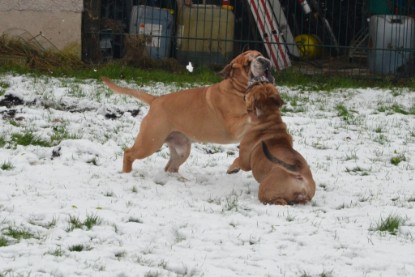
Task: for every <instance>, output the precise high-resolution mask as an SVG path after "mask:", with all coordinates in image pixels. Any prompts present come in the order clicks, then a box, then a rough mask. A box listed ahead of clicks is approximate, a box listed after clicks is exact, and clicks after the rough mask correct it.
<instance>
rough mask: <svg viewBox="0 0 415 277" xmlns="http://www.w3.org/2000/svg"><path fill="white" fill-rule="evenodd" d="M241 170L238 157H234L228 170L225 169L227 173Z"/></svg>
mask: <svg viewBox="0 0 415 277" xmlns="http://www.w3.org/2000/svg"><path fill="white" fill-rule="evenodd" d="M239 170H241V167H240V165H239V157H238V158H236V159H235V160H234V161H233V163H232V164H231V165H230V166H229V167H228V170H227V171H226V173H227V174H234V173H237V172H239Z"/></svg>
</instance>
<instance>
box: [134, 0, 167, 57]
mask: <svg viewBox="0 0 415 277" xmlns="http://www.w3.org/2000/svg"><path fill="white" fill-rule="evenodd" d="M173 23H174V20H173V16H172V14H171V13H170V11H169V10H168V9H160V8H157V7H150V6H144V5H139V6H133V8H132V11H131V19H130V29H129V33H130V35H138V36H141V37H143V39H144V40H145V44H146V48H147V50H148V52H149V53H150V57H151V58H154V59H162V58H167V57H169V56H170V50H171V42H172V34H173V27H174V24H173Z"/></svg>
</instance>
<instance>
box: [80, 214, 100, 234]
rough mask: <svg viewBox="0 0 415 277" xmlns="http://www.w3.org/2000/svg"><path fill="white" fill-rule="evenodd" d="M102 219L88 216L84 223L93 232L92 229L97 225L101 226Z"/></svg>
mask: <svg viewBox="0 0 415 277" xmlns="http://www.w3.org/2000/svg"><path fill="white" fill-rule="evenodd" d="M101 221H102V220H101V219H100V218H99V217H98V216H97V215H88V216H87V217H86V219H85V221H84V222H83V225H84V226H85V227H86V228H87V229H88V230H91V229H92V227H94V226H95V225H99V224H101Z"/></svg>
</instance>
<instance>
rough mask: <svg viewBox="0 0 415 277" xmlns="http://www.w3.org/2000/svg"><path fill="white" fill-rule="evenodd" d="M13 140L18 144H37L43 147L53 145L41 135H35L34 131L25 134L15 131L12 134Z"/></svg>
mask: <svg viewBox="0 0 415 277" xmlns="http://www.w3.org/2000/svg"><path fill="white" fill-rule="evenodd" d="M12 141H13V142H14V143H16V144H17V145H22V146H28V145H35V146H42V147H50V146H52V145H51V143H50V142H48V141H45V140H42V139H40V138H39V137H37V136H35V135H34V134H33V133H32V132H26V133H23V134H19V133H14V134H12Z"/></svg>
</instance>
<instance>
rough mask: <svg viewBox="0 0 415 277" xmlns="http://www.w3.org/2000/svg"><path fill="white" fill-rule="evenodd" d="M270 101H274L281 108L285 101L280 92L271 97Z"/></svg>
mask: <svg viewBox="0 0 415 277" xmlns="http://www.w3.org/2000/svg"><path fill="white" fill-rule="evenodd" d="M269 99H270V101H272V103H273V104H274V105H275V106H277V108H278V109H279V108H281V107H282V106H283V105H284V104H285V102H284V100H282V98H281V96H280V94H279V93H274V94H272V95H271V96H270V97H269Z"/></svg>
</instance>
